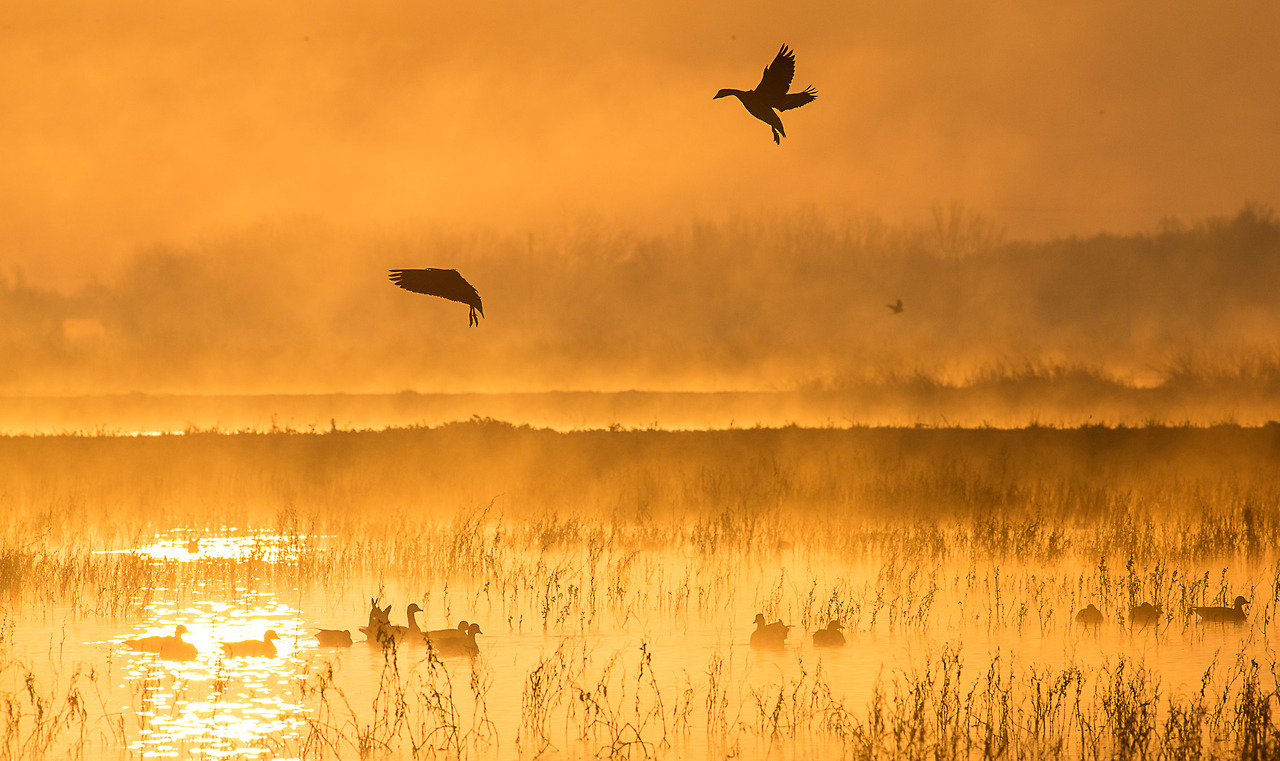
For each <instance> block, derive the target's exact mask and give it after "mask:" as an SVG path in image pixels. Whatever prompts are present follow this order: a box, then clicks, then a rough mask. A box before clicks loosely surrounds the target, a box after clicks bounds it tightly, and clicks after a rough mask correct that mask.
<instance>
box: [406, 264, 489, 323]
mask: <svg viewBox="0 0 1280 761" xmlns="http://www.w3.org/2000/svg"><path fill="white" fill-rule="evenodd" d="M390 272H391V282H393V283H395V284H396V285H398V286H400V287H401V288H403V289H405V290H406V291H413V292H414V293H425V294H426V295H428V296H439V297H440V298H442V299H449V300H450V301H459V302H462V303H463V304H467V305H470V306H473V307H475V308H476V309H481V306H480V294H479V293H478V292H477V291H476V289H475V288H473V287H472V286H471V283H468V282H467V281H466V280H465V279H464V278H463V277H462V275H460V274H458V271H457V270H442V269H435V268H430V269H420V270H390ZM482 313H483V310H482Z"/></svg>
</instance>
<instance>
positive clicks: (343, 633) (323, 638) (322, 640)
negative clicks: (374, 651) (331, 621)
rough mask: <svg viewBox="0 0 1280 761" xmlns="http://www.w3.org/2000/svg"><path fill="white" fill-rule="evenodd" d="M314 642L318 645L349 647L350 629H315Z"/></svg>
mask: <svg viewBox="0 0 1280 761" xmlns="http://www.w3.org/2000/svg"><path fill="white" fill-rule="evenodd" d="M316 642H318V643H319V644H320V647H351V630H350V629H317V630H316Z"/></svg>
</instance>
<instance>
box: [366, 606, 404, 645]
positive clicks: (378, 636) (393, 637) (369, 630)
mask: <svg viewBox="0 0 1280 761" xmlns="http://www.w3.org/2000/svg"><path fill="white" fill-rule="evenodd" d="M360 632H361V633H362V634H364V636H365V642H368V643H369V644H370V645H381V646H383V647H387V646H390V645H394V644H397V643H398V642H400V641H402V640H403V639H404V638H405V635H406V634H408V632H409V629H408V628H407V627H404V626H392V625H391V606H390V605H388V606H387V607H385V608H379V607H378V602H377V600H374V599H372V598H371V599H370V600H369V625H368V626H361V627H360Z"/></svg>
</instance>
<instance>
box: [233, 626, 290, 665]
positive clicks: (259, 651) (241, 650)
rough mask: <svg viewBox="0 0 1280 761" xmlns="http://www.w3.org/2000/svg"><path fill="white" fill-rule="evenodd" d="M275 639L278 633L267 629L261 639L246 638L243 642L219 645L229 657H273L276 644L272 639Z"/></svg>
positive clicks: (278, 637) (278, 636) (277, 637)
mask: <svg viewBox="0 0 1280 761" xmlns="http://www.w3.org/2000/svg"><path fill="white" fill-rule="evenodd" d="M276 639H280V635H279V634H276V630H275V629H268V630H267V633H266V634H264V635H262V639H261V640H256V639H247V640H244V641H243V642H223V643H222V644H221V645H219V647H221V648H222V652H223V653H226V655H227V657H229V658H249V657H253V656H262V657H266V658H274V657H275V656H276V644H275V643H274V642H272V640H276Z"/></svg>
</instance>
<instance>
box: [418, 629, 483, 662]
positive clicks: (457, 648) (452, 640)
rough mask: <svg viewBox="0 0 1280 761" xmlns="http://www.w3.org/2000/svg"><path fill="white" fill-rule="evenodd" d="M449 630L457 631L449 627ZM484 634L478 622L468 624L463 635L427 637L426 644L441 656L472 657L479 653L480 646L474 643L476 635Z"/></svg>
mask: <svg viewBox="0 0 1280 761" xmlns="http://www.w3.org/2000/svg"><path fill="white" fill-rule="evenodd" d="M449 631H457V630H456V629H451V630H449ZM477 634H484V632H482V631H480V624H469V625H468V626H467V633H466V636H465V637H449V638H446V639H428V640H427V644H428V645H429V646H431V647H432V648H433V649H434V650H435V651H436V653H437V654H438V655H439V656H440V657H441V658H474V657H475V656H477V655H479V654H480V646H479V645H478V644H476V635H477Z"/></svg>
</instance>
